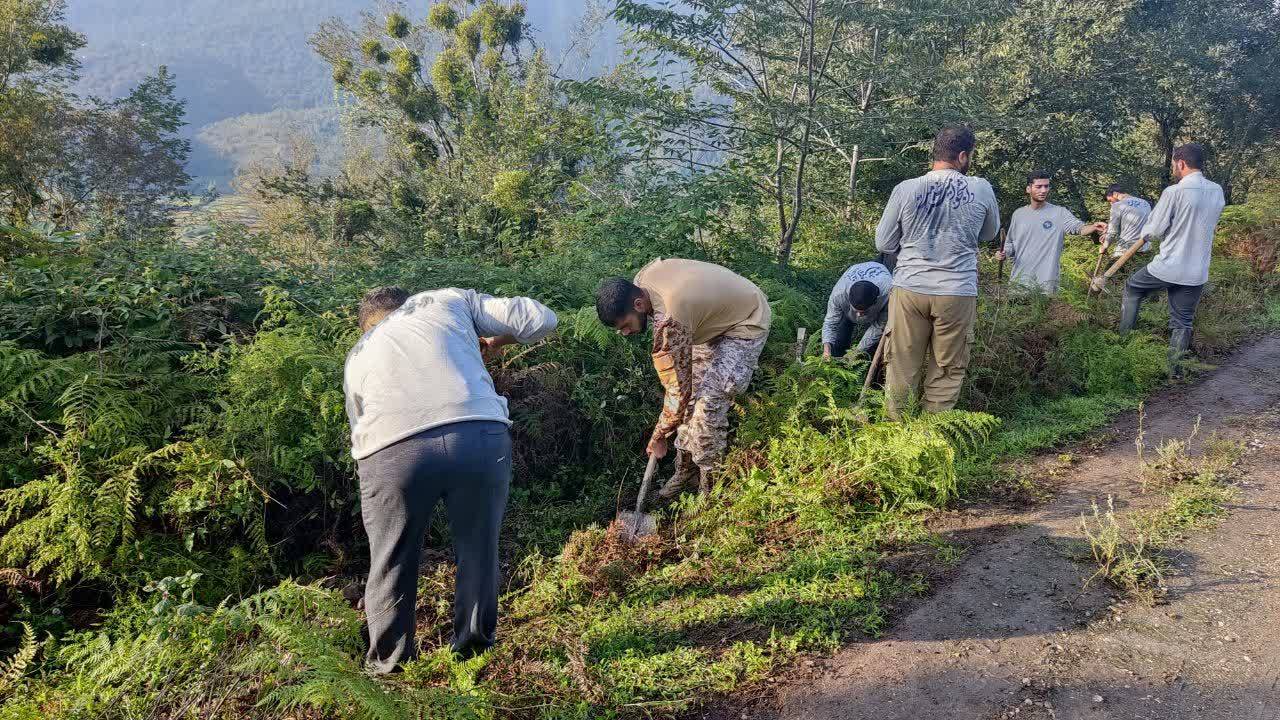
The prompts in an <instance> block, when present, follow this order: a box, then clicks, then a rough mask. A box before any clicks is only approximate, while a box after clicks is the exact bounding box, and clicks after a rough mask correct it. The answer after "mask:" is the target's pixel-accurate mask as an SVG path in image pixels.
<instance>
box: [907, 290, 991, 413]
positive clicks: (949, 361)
mask: <svg viewBox="0 0 1280 720" xmlns="http://www.w3.org/2000/svg"><path fill="white" fill-rule="evenodd" d="M977 318H978V298H976V297H958V296H955V295H924V294H921V293H915V292H911V291H910V290H904V289H903V288H894V289H893V294H891V295H890V296H889V326H888V327H889V334H888V335H887V336H886V339H885V341H884V342H886V343H887V345H886V346H885V352H884V362H885V368H886V369H885V376H886V392H885V399H886V408H885V409H886V410H887V412H888V415H889V417H890V418H891V419H894V420H898V419H901V417H902V410H903V408H904V407H905V406H906V405H907V404H908V401H909V400H910V399H911V398H918V399H919V401H920V406H921V408H923V409H924V411H925V412H942V411H943V410H950V409H951V408H953V407H955V406H956V400H957V399H958V398H959V397H960V386H961V384H962V383H963V382H964V374H965V371H966V370H968V368H969V350H970V348H971V347H972V346H973V326H974V323H975V322H976V321H977ZM922 368H923V370H922ZM922 372H923V375H924V387H923V388H921V387H920V377H921V373H922Z"/></svg>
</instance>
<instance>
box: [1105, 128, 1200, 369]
mask: <svg viewBox="0 0 1280 720" xmlns="http://www.w3.org/2000/svg"><path fill="white" fill-rule="evenodd" d="M1203 167H1204V148H1203V147H1201V146H1200V145H1199V144H1197V143H1187V144H1186V145H1183V146H1181V147H1179V148H1177V149H1175V150H1174V151H1173V176H1174V177H1176V178H1178V183H1177V184H1176V185H1171V186H1169V187H1167V188H1165V190H1164V192H1163V193H1161V194H1160V200H1159V202H1157V203H1156V207H1155V209H1154V210H1152V211H1151V214H1150V215H1149V216H1147V221H1146V223H1145V224H1144V225H1143V227H1142V235H1141V238H1140V240H1141V241H1142V242H1147V241H1150V240H1157V239H1161V238H1163V240H1161V243H1160V252H1159V253H1158V254H1157V255H1156V257H1155V259H1153V260H1152V261H1151V262H1150V263H1148V264H1147V266H1146V267H1144V268H1142V269H1141V270H1139V271H1138V272H1136V273H1134V274H1133V275H1132V276H1130V278H1129V281H1128V282H1127V283H1125V287H1124V300H1123V302H1122V304H1121V307H1120V332H1121V333H1122V334H1124V333H1127V332H1129V331H1130V330H1132V329H1133V328H1134V326H1136V325H1137V323H1138V311H1139V310H1140V309H1141V307H1142V301H1143V299H1144V298H1146V296H1147V295H1149V294H1151V293H1153V292H1158V291H1160V290H1165V291H1167V292H1168V295H1169V328H1170V330H1171V332H1170V336H1169V370H1170V372H1171V373H1172V374H1173V375H1174V376H1175V377H1177V376H1179V375H1181V368H1180V365H1181V361H1182V359H1183V357H1184V356H1185V354H1186V352H1187V349H1188V348H1189V347H1191V328H1192V323H1193V321H1194V320H1195V313H1196V306H1197V305H1198V304H1199V303H1200V295H1201V293H1202V292H1203V291H1204V284H1205V283H1206V282H1208V281H1209V261H1210V259H1211V258H1212V256H1213V236H1214V233H1215V232H1217V229H1218V219H1219V218H1220V217H1221V216H1222V209H1223V207H1224V206H1225V205H1226V201H1225V199H1224V198H1223V194H1222V187H1221V186H1219V185H1218V184H1217V183H1215V182H1212V181H1210V180H1209V179H1208V178H1206V177H1205V176H1204V174H1203V173H1202V172H1201V168H1203ZM1137 247H1138V246H1137V244H1136V243H1135V245H1134V246H1131V247H1130V248H1129V250H1128V251H1126V253H1125V255H1124V256H1122V257H1121V258H1120V259H1119V260H1117V261H1116V262H1115V263H1114V264H1112V266H1111V267H1110V268H1108V269H1107V271H1106V272H1105V273H1104V274H1102V275H1101V276H1099V277H1098V278H1097V279H1096V280H1094V282H1093V289H1094V290H1098V291H1101V290H1102V289H1103V288H1104V287H1105V286H1106V283H1107V279H1108V278H1110V277H1111V276H1112V275H1115V273H1116V271H1117V270H1119V269H1120V267H1121V266H1122V265H1123V264H1124V262H1125V261H1126V260H1128V259H1129V258H1130V257H1132V256H1133V255H1134V254H1135V253H1136V252H1137Z"/></svg>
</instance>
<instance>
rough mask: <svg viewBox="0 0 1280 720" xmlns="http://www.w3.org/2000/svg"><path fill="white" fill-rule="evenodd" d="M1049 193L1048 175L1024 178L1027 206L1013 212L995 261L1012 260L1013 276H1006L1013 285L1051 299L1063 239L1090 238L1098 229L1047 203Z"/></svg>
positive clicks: (1037, 173)
mask: <svg viewBox="0 0 1280 720" xmlns="http://www.w3.org/2000/svg"><path fill="white" fill-rule="evenodd" d="M1049 190H1050V178H1049V174H1048V173H1044V172H1034V173H1031V174H1030V175H1028V176H1027V196H1028V197H1030V198H1031V204H1029V205H1024V206H1022V207H1020V208H1018V209H1017V210H1014V211H1013V217H1012V218H1011V219H1010V220H1009V235H1008V237H1007V239H1006V240H1005V245H1004V249H1003V250H1001V251H999V252H997V253H996V259H997V260H1003V259H1004V258H1006V257H1010V258H1013V272H1012V274H1011V275H1010V276H1009V278H1010V280H1012V281H1013V282H1015V283H1017V284H1019V285H1021V286H1023V287H1025V288H1030V289H1032V290H1035V291H1038V292H1043V293H1044V294H1046V295H1054V294H1056V293H1057V292H1058V278H1059V276H1060V275H1061V274H1062V249H1063V246H1064V245H1065V243H1066V236H1067V235H1092V234H1094V233H1096V232H1098V228H1097V227H1096V226H1094V225H1087V224H1086V223H1085V222H1084V221H1083V220H1081V219H1080V218H1078V217H1076V216H1075V215H1073V214H1071V211H1070V210H1068V209H1066V208H1064V207H1062V206H1061V205H1054V204H1053V203H1051V202H1049Z"/></svg>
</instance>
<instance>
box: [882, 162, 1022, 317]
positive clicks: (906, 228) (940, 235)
mask: <svg viewBox="0 0 1280 720" xmlns="http://www.w3.org/2000/svg"><path fill="white" fill-rule="evenodd" d="M999 232H1000V208H999V206H998V205H997V204H996V195H995V191H993V190H992V189H991V184H990V183H988V182H987V181H986V180H983V179H982V178H978V177H969V176H967V175H964V174H962V173H960V172H958V171H956V170H932V171H930V172H927V173H925V174H924V175H921V176H920V177H918V178H912V179H910V180H904V181H902V182H900V183H898V186H897V187H895V188H894V189H893V194H891V195H890V196H889V202H888V204H887V205H885V208H884V215H882V216H881V218H880V225H879V226H878V227H877V228H876V249H877V250H879V251H881V252H896V253H898V265H897V267H896V268H895V269H894V271H893V284H894V287H900V288H904V289H906V290H910V291H912V292H917V293H921V294H924V295H956V296H968V297H976V296H977V294H978V245H979V244H980V243H989V242H991V241H992V240H993V239H994V238H995V237H996V234H997V233H999Z"/></svg>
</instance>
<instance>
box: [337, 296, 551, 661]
mask: <svg viewBox="0 0 1280 720" xmlns="http://www.w3.org/2000/svg"><path fill="white" fill-rule="evenodd" d="M555 327H556V315H555V313H554V312H552V311H551V310H549V309H548V308H546V307H545V306H543V305H541V304H539V303H537V302H535V301H533V300H530V299H528V298H512V299H505V298H495V297H491V296H489V295H481V294H479V293H477V292H475V291H474V290H459V289H455V288H449V289H444V290H432V291H429V292H424V293H419V294H417V295H414V296H412V297H410V296H409V294H408V293H407V292H405V291H404V290H401V289H400V288H378V289H376V290H371V291H370V292H369V293H368V294H366V295H365V297H364V299H363V300H362V301H361V302H360V329H361V330H362V331H364V336H363V337H361V338H360V341H359V342H358V343H356V346H355V347H354V348H352V350H351V352H350V354H348V355H347V363H346V368H345V372H344V382H343V390H344V393H345V395H346V406H347V419H348V420H349V421H350V423H351V454H352V455H353V456H354V457H355V459H356V461H357V463H358V466H359V473H360V512H361V516H362V517H363V519H364V527H365V531H366V532H367V533H368V535H369V554H370V563H369V581H368V584H367V585H366V587H365V596H364V599H365V603H364V609H365V614H366V616H367V619H368V624H369V653H368V656H367V658H366V661H367V663H368V665H369V667H370V669H371V670H372V671H373V672H377V673H388V672H392V671H394V670H395V669H396V668H397V667H398V666H399V665H400V664H402V663H403V662H405V661H407V660H409V659H411V658H413V656H414V655H415V654H416V650H417V647H416V645H415V643H414V637H413V636H414V625H415V615H414V609H415V607H416V606H417V588H418V564H419V560H420V559H421V555H422V543H423V540H424V537H425V534H426V530H427V525H428V523H429V522H430V520H431V515H432V513H433V512H435V506H436V503H437V501H439V500H441V499H443V500H444V504H445V509H446V510H447V511H448V515H449V527H450V530H451V531H452V534H453V542H454V554H455V559H456V560H457V578H456V593H455V597H454V614H453V649H454V650H455V651H457V652H459V653H463V654H469V653H474V652H478V651H483V650H485V649H486V648H488V647H489V646H490V645H492V644H493V641H494V631H495V629H496V628H497V624H498V531H499V528H500V526H501V525H502V515H503V512H504V510H505V508H506V503H507V492H508V489H509V487H510V483H511V435H510V432H509V430H508V428H509V426H510V424H511V421H510V420H509V419H508V416H507V401H506V399H505V398H503V397H501V396H500V395H498V393H497V392H496V391H495V390H494V387H493V379H492V378H490V377H489V373H488V371H487V370H485V367H484V359H483V356H482V348H483V353H484V354H490V353H494V352H496V351H497V350H498V348H501V347H502V346H503V345H507V344H509V343H513V342H520V343H530V342H535V341H537V340H539V339H541V338H543V337H545V336H546V335H548V334H549V333H551V331H553V330H555Z"/></svg>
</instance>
